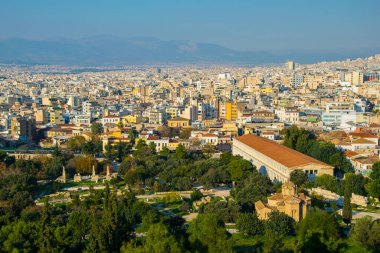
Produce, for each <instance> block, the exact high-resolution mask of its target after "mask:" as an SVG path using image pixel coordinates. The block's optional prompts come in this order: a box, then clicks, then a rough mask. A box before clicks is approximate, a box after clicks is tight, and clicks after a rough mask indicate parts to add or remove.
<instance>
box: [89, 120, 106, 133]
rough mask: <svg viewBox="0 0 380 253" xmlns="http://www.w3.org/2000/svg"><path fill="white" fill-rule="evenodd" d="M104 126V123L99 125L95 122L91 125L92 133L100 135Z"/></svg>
mask: <svg viewBox="0 0 380 253" xmlns="http://www.w3.org/2000/svg"><path fill="white" fill-rule="evenodd" d="M103 130H104V128H103V125H102V123H97V122H94V123H92V124H91V133H92V134H93V135H100V134H102V133H103Z"/></svg>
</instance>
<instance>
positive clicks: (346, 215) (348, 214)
mask: <svg viewBox="0 0 380 253" xmlns="http://www.w3.org/2000/svg"><path fill="white" fill-rule="evenodd" d="M351 186H352V184H351V178H347V179H346V182H345V188H344V201H343V213H342V216H343V221H344V223H346V224H349V223H351V219H352V206H351V195H352V190H351Z"/></svg>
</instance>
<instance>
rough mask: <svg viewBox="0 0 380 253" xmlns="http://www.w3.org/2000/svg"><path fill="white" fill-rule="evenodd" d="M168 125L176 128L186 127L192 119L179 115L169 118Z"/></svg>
mask: <svg viewBox="0 0 380 253" xmlns="http://www.w3.org/2000/svg"><path fill="white" fill-rule="evenodd" d="M168 126H169V127H174V128H178V127H181V128H185V127H189V126H190V121H189V120H188V119H185V118H181V117H177V118H174V119H169V120H168Z"/></svg>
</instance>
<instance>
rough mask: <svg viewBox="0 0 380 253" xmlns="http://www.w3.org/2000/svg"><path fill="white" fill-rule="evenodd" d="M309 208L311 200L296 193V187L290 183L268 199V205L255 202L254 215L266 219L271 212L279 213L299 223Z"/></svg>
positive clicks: (285, 184)
mask: <svg viewBox="0 0 380 253" xmlns="http://www.w3.org/2000/svg"><path fill="white" fill-rule="evenodd" d="M309 206H311V199H310V198H309V197H307V196H306V195H305V194H303V193H297V186H296V185H294V184H293V183H292V182H287V183H284V184H283V185H282V192H281V193H276V194H274V195H272V196H270V197H268V203H264V202H263V201H261V200H260V201H257V202H255V209H256V213H257V215H258V216H259V218H260V219H262V220H266V219H268V216H269V214H270V213H271V212H272V211H275V210H276V211H279V212H282V213H285V214H286V215H288V216H290V217H292V218H293V219H294V220H295V221H297V222H299V221H301V220H302V219H303V218H304V217H305V216H306V213H307V209H308V208H309Z"/></svg>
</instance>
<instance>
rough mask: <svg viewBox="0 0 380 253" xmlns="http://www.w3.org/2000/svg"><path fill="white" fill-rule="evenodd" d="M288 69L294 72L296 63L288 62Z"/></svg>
mask: <svg viewBox="0 0 380 253" xmlns="http://www.w3.org/2000/svg"><path fill="white" fill-rule="evenodd" d="M287 64H288V69H289V70H295V69H296V63H295V62H294V61H288V62H287Z"/></svg>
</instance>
